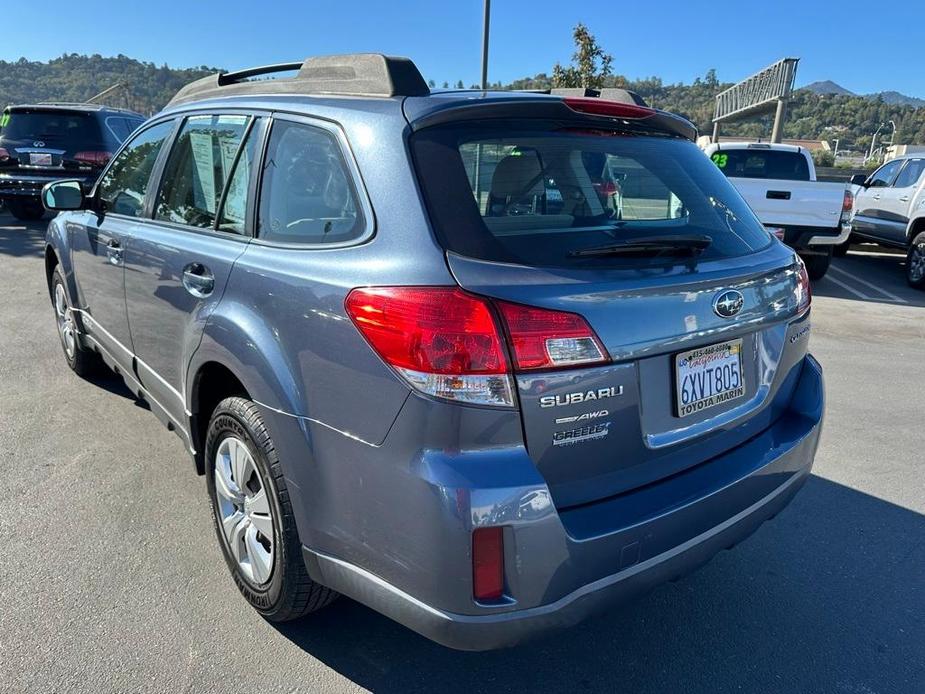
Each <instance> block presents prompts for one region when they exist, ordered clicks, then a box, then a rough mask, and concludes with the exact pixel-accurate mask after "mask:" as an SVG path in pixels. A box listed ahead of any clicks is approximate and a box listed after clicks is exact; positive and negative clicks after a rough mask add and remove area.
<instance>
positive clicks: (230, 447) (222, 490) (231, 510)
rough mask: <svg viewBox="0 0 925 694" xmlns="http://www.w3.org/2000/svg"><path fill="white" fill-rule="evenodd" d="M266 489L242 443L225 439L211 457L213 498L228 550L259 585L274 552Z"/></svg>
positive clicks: (267, 574)
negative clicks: (213, 466)
mask: <svg viewBox="0 0 925 694" xmlns="http://www.w3.org/2000/svg"><path fill="white" fill-rule="evenodd" d="M268 493H269V490H268V489H267V486H266V484H264V481H263V479H262V478H261V476H260V472H259V471H258V469H257V465H256V463H255V462H254V458H253V456H252V455H251V453H250V451H249V450H248V448H247V446H246V445H245V444H244V442H243V441H241V440H240V439H237V438H235V437H233V436H229V437H227V438H225V439H223V440H222V441H221V443H219V445H218V449H217V451H216V454H215V495H216V500H217V501H218V513H219V521H220V522H221V526H222V531H223V533H224V535H225V539H226V541H227V542H228V547H229V549H230V550H231V554H232V556H233V557H234V559H235V561H237V563H238V567H239V568H240V570H241V573H242V574H243V575H244V577H245V578H246V579H247V580H248V581H250V582H251V583H253V584H254V585H257V586H259V585H263V584H265V583H267V582H268V581H269V580H270V576H271V574H272V573H273V558H274V553H275V546H274V536H273V512H272V510H271V507H270V500H269V498H268V496H267V495H268Z"/></svg>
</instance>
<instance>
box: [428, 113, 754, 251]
mask: <svg viewBox="0 0 925 694" xmlns="http://www.w3.org/2000/svg"><path fill="white" fill-rule="evenodd" d="M527 127H528V126H527V125H525V126H524V129H522V130H521V129H518V128H510V127H507V128H503V129H498V130H492V129H486V128H484V127H473V126H468V127H462V126H449V127H443V128H431V129H426V130H423V131H420V132H418V133H416V134H415V135H414V136H413V137H412V151H413V155H414V159H415V165H416V167H417V169H418V174H419V178H420V181H421V185H422V188H423V191H424V197H425V201H426V204H427V207H428V211H429V212H430V215H431V218H432V220H433V222H434V228H435V231H436V234H437V236H438V238H439V240H440V242H441V243H442V244H443V246H444V247H445V248H446V249H447V250H450V251H453V252H456V253H459V254H461V255H466V256H470V257H475V258H482V259H486V260H494V261H501V262H514V263H521V264H527V265H541V266H573V265H576V264H587V263H592V264H608V265H625V264H633V265H638V264H640V263H646V262H660V263H664V262H665V259H664V258H662V259H660V260H657V259H645V258H639V257H635V258H627V257H626V256H620V257H616V256H606V257H597V256H596V257H593V258H590V257H586V256H579V257H576V256H574V255H572V253H573V252H574V251H577V250H582V249H587V248H590V247H595V246H602V245H608V244H615V243H623V242H631V241H633V240H634V239H643V238H645V239H647V240H648V239H652V238H653V237H658V236H662V235H664V236H665V237H678V236H694V235H696V236H709V237H710V239H711V240H712V243H711V244H710V246H709V247H708V248H707V249H706V250H704V251H703V253H702V255H701V257H702V258H704V259H706V258H718V257H730V256H738V255H745V254H748V253H752V252H754V251H756V250H759V249H761V248H764V247H766V246H767V245H768V243H769V242H770V240H769V236H768V234H767V232H766V231H765V230H764V228H763V227H762V225H761V223H760V222H759V221H758V219H757V218H756V217H755V215H754V214H753V213H752V211H751V210H750V209H749V208H748V206H747V205H746V204H745V202H744V201H743V200H742V198H741V197H740V195H739V194H738V192H737V191H736V190H735V189H734V188H733V186H732V185H731V184H730V183H729V182H728V181H727V180H726V179H725V178H724V177H723V176H722V175H721V174H720V173H719V171H717V169H716V167H715V166H714V165H713V164H711V163H710V160H709V159H707V157H705V156H704V155H703V153H702V152H701V151H700V150H699V149H698V148H697V146H696V145H694V144H693V143H692V142H689V141H687V140H680V139H676V138H668V137H651V136H634V135H622V134H616V133H605V132H599V131H595V132H587V131H572V130H556V131H532V132H531V131H530V130H527V129H526V128H527ZM673 262H677V259H675V260H674V261H673Z"/></svg>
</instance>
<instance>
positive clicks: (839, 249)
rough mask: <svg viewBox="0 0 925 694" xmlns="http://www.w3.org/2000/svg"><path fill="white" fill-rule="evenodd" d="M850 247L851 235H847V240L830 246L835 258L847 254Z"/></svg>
mask: <svg viewBox="0 0 925 694" xmlns="http://www.w3.org/2000/svg"><path fill="white" fill-rule="evenodd" d="M850 249H851V237H850V236H849V237H848V240H847V241H845V242H844V243H840V244H838V245H837V246H834V247H833V248H832V255H834V256H835V257H836V258H844V257H845V256H846V255H848V251H849V250H850Z"/></svg>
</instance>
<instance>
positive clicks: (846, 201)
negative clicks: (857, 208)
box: [841, 190, 854, 222]
mask: <svg viewBox="0 0 925 694" xmlns="http://www.w3.org/2000/svg"><path fill="white" fill-rule="evenodd" d="M852 209H854V194H853V193H852V192H851V191H850V190H846V191H845V195H844V197H843V198H842V202H841V221H843V222H844V221H847V220H848V218H849V217H851V210H852Z"/></svg>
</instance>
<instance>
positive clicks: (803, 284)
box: [794, 256, 813, 313]
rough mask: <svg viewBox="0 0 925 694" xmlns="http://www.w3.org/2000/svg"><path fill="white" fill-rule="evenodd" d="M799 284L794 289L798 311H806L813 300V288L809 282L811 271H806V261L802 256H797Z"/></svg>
mask: <svg viewBox="0 0 925 694" xmlns="http://www.w3.org/2000/svg"><path fill="white" fill-rule="evenodd" d="M797 264H798V265H799V268H798V270H797V284H796V288H795V289H794V298H795V299H796V305H797V313H803V312H804V311H806V310H807V309H808V308H809V306H810V304H812V302H813V290H812V288H811V287H810V284H809V273H808V272H807V271H806V263H804V262H803V259H802V258H801V257H800V256H797Z"/></svg>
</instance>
